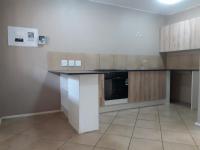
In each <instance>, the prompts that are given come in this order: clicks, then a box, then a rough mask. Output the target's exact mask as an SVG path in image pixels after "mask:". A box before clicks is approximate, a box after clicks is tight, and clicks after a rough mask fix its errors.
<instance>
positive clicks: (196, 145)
mask: <svg viewBox="0 0 200 150" xmlns="http://www.w3.org/2000/svg"><path fill="white" fill-rule="evenodd" d="M175 107H176V108H177V106H175ZM177 113H178V115H179V117H180V118H181V120H182V121H183V123H184V125H185V127H186V128H187V130H188V131H189V135H190V136H191V137H192V140H193V142H194V144H195V147H196V148H197V149H199V145H198V144H197V143H196V141H195V139H194V137H193V136H192V134H191V132H190V130H189V128H188V126H187V124H186V123H185V120H184V119H183V117H182V116H181V114H180V112H179V111H178V109H177Z"/></svg>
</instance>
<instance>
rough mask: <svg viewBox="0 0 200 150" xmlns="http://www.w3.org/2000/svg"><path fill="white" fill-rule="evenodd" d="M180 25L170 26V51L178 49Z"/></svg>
mask: <svg viewBox="0 0 200 150" xmlns="http://www.w3.org/2000/svg"><path fill="white" fill-rule="evenodd" d="M180 29H181V23H175V24H172V25H170V48H169V49H170V51H177V50H179V48H180Z"/></svg>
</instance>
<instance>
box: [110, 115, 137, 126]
mask: <svg viewBox="0 0 200 150" xmlns="http://www.w3.org/2000/svg"><path fill="white" fill-rule="evenodd" d="M112 124H115V125H125V126H134V125H135V119H134V118H132V119H131V118H124V117H117V118H115V119H114V121H113V122H112Z"/></svg>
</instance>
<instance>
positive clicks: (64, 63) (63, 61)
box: [60, 59, 68, 67]
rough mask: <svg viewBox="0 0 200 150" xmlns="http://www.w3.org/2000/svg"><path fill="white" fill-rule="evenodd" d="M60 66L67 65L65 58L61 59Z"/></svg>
mask: <svg viewBox="0 0 200 150" xmlns="http://www.w3.org/2000/svg"><path fill="white" fill-rule="evenodd" d="M60 66H61V67H67V66H68V60H66V59H63V60H61V63H60Z"/></svg>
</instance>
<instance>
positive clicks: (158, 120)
mask: <svg viewBox="0 0 200 150" xmlns="http://www.w3.org/2000/svg"><path fill="white" fill-rule="evenodd" d="M158 122H159V125H160V133H161V143H162V149H163V150H164V149H165V148H164V142H163V133H162V128H161V123H160V112H159V111H158Z"/></svg>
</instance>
